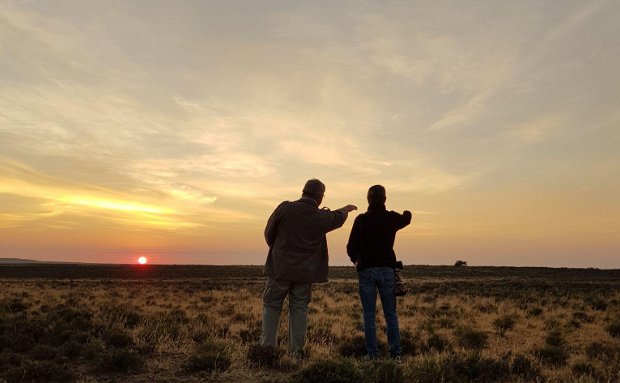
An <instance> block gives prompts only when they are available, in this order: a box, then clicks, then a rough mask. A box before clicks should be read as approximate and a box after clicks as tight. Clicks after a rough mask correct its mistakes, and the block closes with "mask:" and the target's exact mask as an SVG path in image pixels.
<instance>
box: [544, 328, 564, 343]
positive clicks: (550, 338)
mask: <svg viewBox="0 0 620 383" xmlns="http://www.w3.org/2000/svg"><path fill="white" fill-rule="evenodd" d="M545 343H546V344H548V345H549V346H555V347H560V346H563V345H564V338H562V334H561V333H560V332H559V331H551V332H550V333H549V334H548V335H547V337H545Z"/></svg>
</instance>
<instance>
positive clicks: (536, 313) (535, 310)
mask: <svg viewBox="0 0 620 383" xmlns="http://www.w3.org/2000/svg"><path fill="white" fill-rule="evenodd" d="M542 313H543V309H542V308H540V307H538V306H536V307H532V308H531V309H530V310H529V311H528V312H527V315H529V316H533V317H537V316H540V315H541V314H542Z"/></svg>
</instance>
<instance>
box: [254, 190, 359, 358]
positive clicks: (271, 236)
mask: <svg viewBox="0 0 620 383" xmlns="http://www.w3.org/2000/svg"><path fill="white" fill-rule="evenodd" d="M324 194H325V185H324V184H323V183H322V182H321V181H319V180H317V179H312V180H309V181H308V182H306V185H305V186H304V189H303V192H302V196H301V199H299V200H297V201H294V202H289V201H285V202H282V203H281V204H280V205H279V206H278V207H277V208H276V210H275V211H274V212H273V213H272V214H271V217H269V220H268V221H267V226H266V227H265V240H266V241H267V245H268V246H269V254H268V256H267V262H266V263H265V274H266V275H267V276H269V278H268V280H267V286H266V287H265V292H264V293H263V325H262V334H261V344H262V345H264V346H275V345H276V334H277V331H278V323H279V321H280V313H281V311H282V305H283V303H284V299H285V298H286V296H287V295H288V297H289V353H290V354H292V355H295V356H296V355H300V354H302V353H303V347H304V341H305V336H306V330H307V317H308V303H309V302H310V292H311V288H312V283H316V282H327V266H328V253H327V238H326V236H325V234H327V233H328V232H330V231H332V230H334V229H337V228H339V227H341V226H342V225H343V224H344V222H345V221H346V219H347V216H348V213H349V212H350V211H353V210H356V209H357V207H355V206H353V205H347V206H345V207H343V208H340V209H338V210H334V211H330V210H329V209H327V208H323V209H319V206H320V205H321V202H322V201H323V196H324Z"/></svg>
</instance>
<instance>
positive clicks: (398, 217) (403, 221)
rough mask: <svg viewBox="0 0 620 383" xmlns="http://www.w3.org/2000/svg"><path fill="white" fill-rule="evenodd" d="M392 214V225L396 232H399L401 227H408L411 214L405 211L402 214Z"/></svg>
mask: <svg viewBox="0 0 620 383" xmlns="http://www.w3.org/2000/svg"><path fill="white" fill-rule="evenodd" d="M393 213H394V221H395V222H394V224H395V226H396V230H400V229H402V228H403V227H405V226H407V225H409V224H410V223H411V217H412V215H411V212H410V211H409V210H405V211H404V212H403V214H398V213H397V212H393Z"/></svg>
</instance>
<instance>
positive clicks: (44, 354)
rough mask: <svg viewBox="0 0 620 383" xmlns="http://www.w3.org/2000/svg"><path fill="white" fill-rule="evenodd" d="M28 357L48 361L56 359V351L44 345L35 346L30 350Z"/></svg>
mask: <svg viewBox="0 0 620 383" xmlns="http://www.w3.org/2000/svg"><path fill="white" fill-rule="evenodd" d="M30 355H31V356H32V358H34V359H36V360H50V359H54V358H55V357H56V355H57V351H56V349H55V348H54V347H51V346H48V345H45V344H37V345H36V346H34V347H33V348H32V351H31V352H30Z"/></svg>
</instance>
